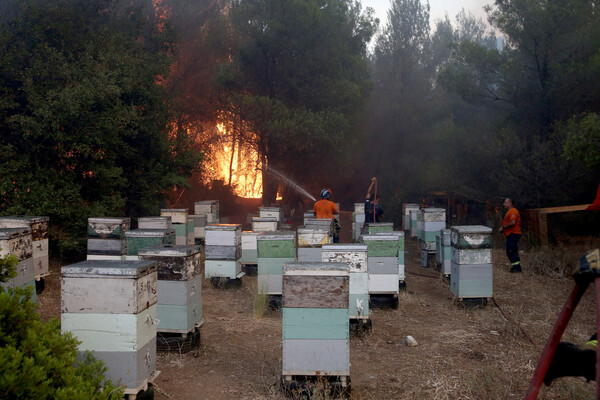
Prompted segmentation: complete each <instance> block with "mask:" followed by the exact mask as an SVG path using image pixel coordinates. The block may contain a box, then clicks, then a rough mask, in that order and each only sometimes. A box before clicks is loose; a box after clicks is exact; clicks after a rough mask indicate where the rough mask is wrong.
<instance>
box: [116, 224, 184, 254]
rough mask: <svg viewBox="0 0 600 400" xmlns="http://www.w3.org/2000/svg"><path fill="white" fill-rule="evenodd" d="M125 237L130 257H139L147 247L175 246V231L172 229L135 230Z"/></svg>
mask: <svg viewBox="0 0 600 400" xmlns="http://www.w3.org/2000/svg"><path fill="white" fill-rule="evenodd" d="M125 237H126V238H127V255H128V256H137V255H138V253H139V251H140V250H142V249H144V248H145V247H151V246H160V245H174V244H175V231H174V230H172V229H133V230H130V231H127V232H125Z"/></svg>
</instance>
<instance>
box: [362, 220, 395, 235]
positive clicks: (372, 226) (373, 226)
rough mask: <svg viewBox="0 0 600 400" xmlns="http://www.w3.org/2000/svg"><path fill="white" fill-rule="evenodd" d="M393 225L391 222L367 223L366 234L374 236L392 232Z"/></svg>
mask: <svg viewBox="0 0 600 400" xmlns="http://www.w3.org/2000/svg"><path fill="white" fill-rule="evenodd" d="M393 230H394V224H393V223H391V222H367V234H368V235H375V234H377V233H380V232H383V233H385V232H392V231H393Z"/></svg>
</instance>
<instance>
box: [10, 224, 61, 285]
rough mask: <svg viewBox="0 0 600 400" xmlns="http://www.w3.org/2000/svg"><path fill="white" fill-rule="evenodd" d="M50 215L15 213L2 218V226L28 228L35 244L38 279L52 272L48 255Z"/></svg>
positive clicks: (36, 274) (34, 260) (35, 265)
mask: <svg viewBox="0 0 600 400" xmlns="http://www.w3.org/2000/svg"><path fill="white" fill-rule="evenodd" d="M49 220H50V218H48V217H36V216H28V215H15V216H10V217H1V218H0V228H28V229H29V230H30V232H31V240H32V246H33V255H32V258H33V270H34V274H35V278H36V279H40V278H42V277H44V276H46V275H49V274H50V269H49V267H50V263H49V256H48V221H49Z"/></svg>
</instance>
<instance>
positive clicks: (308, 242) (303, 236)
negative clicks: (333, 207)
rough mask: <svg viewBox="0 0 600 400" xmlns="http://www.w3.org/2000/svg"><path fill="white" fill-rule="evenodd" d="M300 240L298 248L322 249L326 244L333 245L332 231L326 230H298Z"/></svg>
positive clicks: (300, 228) (301, 228)
mask: <svg viewBox="0 0 600 400" xmlns="http://www.w3.org/2000/svg"><path fill="white" fill-rule="evenodd" d="M296 237H297V238H298V247H299V248H300V247H321V246H323V245H324V244H327V243H331V242H332V240H333V237H332V235H331V230H330V229H325V228H303V227H298V228H297V229H296Z"/></svg>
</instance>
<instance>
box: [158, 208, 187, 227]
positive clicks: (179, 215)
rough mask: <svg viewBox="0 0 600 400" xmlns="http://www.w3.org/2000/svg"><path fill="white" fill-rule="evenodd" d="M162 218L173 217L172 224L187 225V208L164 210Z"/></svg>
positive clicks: (161, 211) (161, 213) (161, 212)
mask: <svg viewBox="0 0 600 400" xmlns="http://www.w3.org/2000/svg"><path fill="white" fill-rule="evenodd" d="M160 216H161V217H171V223H172V224H187V222H188V210H187V208H163V209H161V210H160Z"/></svg>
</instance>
